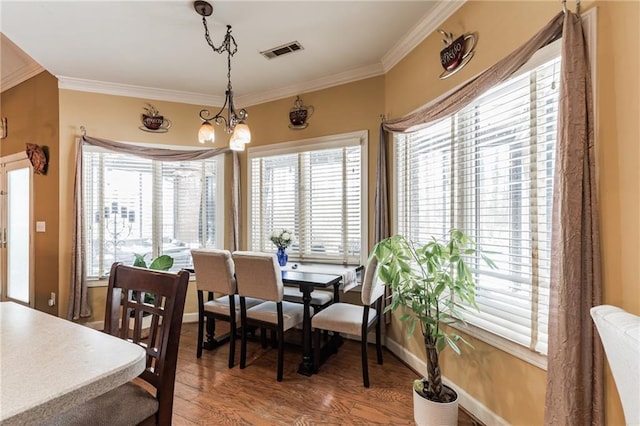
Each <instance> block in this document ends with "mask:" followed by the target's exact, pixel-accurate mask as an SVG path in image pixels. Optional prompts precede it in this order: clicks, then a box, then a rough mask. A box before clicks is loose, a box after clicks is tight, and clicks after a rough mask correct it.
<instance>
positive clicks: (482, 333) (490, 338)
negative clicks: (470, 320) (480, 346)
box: [451, 323, 547, 371]
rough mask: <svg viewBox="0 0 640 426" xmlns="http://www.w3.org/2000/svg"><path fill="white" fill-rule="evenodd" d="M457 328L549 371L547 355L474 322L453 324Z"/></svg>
mask: <svg viewBox="0 0 640 426" xmlns="http://www.w3.org/2000/svg"><path fill="white" fill-rule="evenodd" d="M451 327H453V328H455V329H456V330H460V331H462V332H464V333H466V334H468V335H469V336H471V337H474V338H476V339H478V340H481V341H483V342H484V343H486V344H488V345H491V346H493V347H494V348H497V349H500V350H501V351H504V352H506V353H508V354H509V355H513V356H514V357H516V358H519V359H521V360H523V361H525V362H527V363H529V364H531V365H533V366H535V367H538V368H540V369H542V370H544V371H547V356H546V355H542V354H540V353H537V352H534V351H532V350H530V349H529V348H527V347H525V346H522V345H520V344H518V343H515V342H512V341H511V340H507V339H505V338H503V337H500V336H497V335H495V334H493V333H490V332H488V331H486V330H483V329H481V328H479V327H476V326H474V325H472V324H463V323H458V324H455V325H451Z"/></svg>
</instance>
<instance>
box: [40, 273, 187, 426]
mask: <svg viewBox="0 0 640 426" xmlns="http://www.w3.org/2000/svg"><path fill="white" fill-rule="evenodd" d="M188 284H189V273H188V272H186V271H180V272H178V273H177V274H174V273H170V272H161V271H155V270H150V269H144V268H137V267H134V266H125V265H122V264H120V263H114V264H113V265H112V266H111V273H110V275H109V286H108V289H107V305H106V311H105V320H104V331H105V332H106V333H109V334H111V335H113V336H116V337H120V338H122V339H125V340H128V341H130V342H133V343H135V344H138V345H141V346H142V347H143V348H145V350H146V352H147V365H146V369H145V370H144V371H143V372H142V373H141V374H140V376H138V378H137V379H136V381H137V380H139V379H142V380H143V381H145V382H147V383H144V384H143V385H144V386H145V387H152V388H153V389H154V392H155V395H153V394H152V393H150V392H148V391H147V390H146V389H144V388H143V387H142V386H139V385H138V384H136V383H135V381H134V382H128V383H125V384H124V385H121V386H119V387H117V388H115V389H113V390H111V391H109V392H107V393H105V394H103V395H100V396H98V397H96V398H94V399H91V400H89V401H87V402H85V403H84V404H81V405H79V406H76V407H74V408H72V409H70V410H68V411H65V412H63V413H60V414H59V415H57V416H56V417H55V418H53V419H52V420H51V422H50V423H48V424H50V425H61V426H62V425H64V426H74V425H78V426H85V425H96V426H101V425H109V426H118V425H136V424H144V425H170V424H171V415H172V410H173V390H174V385H175V376H176V364H177V361H178V345H179V343H180V330H181V329H182V315H183V313H184V303H185V298H186V294H187V286H188ZM145 294H147V295H152V297H153V301H152V302H145ZM147 324H148V327H149V329H148V332H147V330H146V328H147ZM147 384H148V385H150V386H147Z"/></svg>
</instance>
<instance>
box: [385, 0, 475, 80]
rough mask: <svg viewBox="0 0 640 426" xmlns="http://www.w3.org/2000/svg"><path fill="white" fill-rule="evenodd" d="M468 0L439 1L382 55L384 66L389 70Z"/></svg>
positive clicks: (386, 70)
mask: <svg viewBox="0 0 640 426" xmlns="http://www.w3.org/2000/svg"><path fill="white" fill-rule="evenodd" d="M466 1H467V0H450V1H442V2H437V4H436V6H434V8H433V9H432V10H430V11H429V12H427V14H426V15H425V16H423V17H422V19H421V20H420V22H418V23H417V24H416V25H415V26H414V27H413V28H412V29H411V30H409V32H408V33H407V34H406V35H405V36H404V37H403V38H402V39H400V41H398V43H396V44H395V46H393V47H392V48H391V49H390V50H389V51H388V52H387V53H385V55H384V56H383V57H382V59H381V61H382V68H383V69H384V72H385V73H386V72H388V71H389V70H390V69H391V68H393V67H394V66H395V65H396V64H397V63H398V62H400V61H401V60H402V58H404V57H405V56H407V55H408V54H409V53H410V52H411V51H412V50H413V49H415V48H416V46H418V45H419V44H420V43H422V41H423V40H424V39H425V38H427V37H428V36H429V34H431V33H432V32H434V31H435V30H437V29H438V27H440V25H442V23H443V22H444V21H446V20H447V19H448V18H449V17H450V16H451V15H453V14H454V13H455V12H456V11H457V10H458V9H460V7H461V6H462V5H463V4H465V2H466Z"/></svg>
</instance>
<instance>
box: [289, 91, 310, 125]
mask: <svg viewBox="0 0 640 426" xmlns="http://www.w3.org/2000/svg"><path fill="white" fill-rule="evenodd" d="M314 111H315V108H313V106H311V105H303V104H302V99H300V96H296V100H295V101H294V102H293V108H291V109H290V110H289V122H290V123H291V124H289V128H290V129H295V130H300V129H306V128H307V126H308V125H309V123H307V119H308V118H309V117H311V116H312V115H313V112H314Z"/></svg>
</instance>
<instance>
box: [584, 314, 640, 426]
mask: <svg viewBox="0 0 640 426" xmlns="http://www.w3.org/2000/svg"><path fill="white" fill-rule="evenodd" d="M591 317H592V318H593V322H594V323H595V325H596V329H597V330H598V334H599V335H600V340H602V346H603V347H604V352H605V354H606V355H607V360H608V361H609V367H610V368H611V374H612V375H613V380H614V382H615V383H616V388H618V395H620V402H621V403H622V411H623V412H624V418H625V422H626V424H628V425H640V316H637V315H634V314H632V313H629V312H626V311H625V310H623V309H621V308H618V307H616V306H611V305H600V306H594V307H593V308H591Z"/></svg>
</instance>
